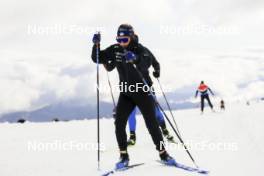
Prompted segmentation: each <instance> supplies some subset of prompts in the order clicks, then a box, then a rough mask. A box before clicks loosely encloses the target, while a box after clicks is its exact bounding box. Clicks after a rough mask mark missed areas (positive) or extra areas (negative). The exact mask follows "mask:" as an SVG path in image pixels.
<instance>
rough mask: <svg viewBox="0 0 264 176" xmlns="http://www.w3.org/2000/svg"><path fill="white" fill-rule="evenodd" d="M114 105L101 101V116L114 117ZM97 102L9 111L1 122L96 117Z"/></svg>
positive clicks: (186, 104) (185, 105)
mask: <svg viewBox="0 0 264 176" xmlns="http://www.w3.org/2000/svg"><path fill="white" fill-rule="evenodd" d="M161 104H162V106H163V107H164V109H165V110H166V109H167V107H166V106H165V103H164V102H163V101H161ZM170 105H171V108H172V109H174V110H175V109H188V108H195V107H197V104H193V103H190V102H184V103H170ZM112 109H113V105H112V104H111V103H108V102H101V103H100V116H101V117H105V118H111V117H112ZM96 116H97V111H96V104H94V105H90V104H81V105H80V104H78V103H76V102H75V103H73V102H66V103H65V102H64V103H58V104H54V105H49V106H45V107H43V108H40V109H37V110H33V111H19V112H12V113H7V114H4V115H2V116H1V118H0V122H17V121H18V120H19V119H26V120H27V121H32V122H47V121H53V120H54V119H59V120H60V121H68V120H73V119H77V120H80V119H93V118H96Z"/></svg>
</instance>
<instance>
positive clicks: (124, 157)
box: [115, 152, 129, 170]
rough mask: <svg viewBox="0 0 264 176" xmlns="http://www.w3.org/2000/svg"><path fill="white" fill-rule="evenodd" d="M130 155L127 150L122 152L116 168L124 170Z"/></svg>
mask: <svg viewBox="0 0 264 176" xmlns="http://www.w3.org/2000/svg"><path fill="white" fill-rule="evenodd" d="M128 163H129V156H128V153H127V152H124V153H120V159H119V161H118V162H117V163H116V165H115V170H122V169H125V168H126V167H127V166H128Z"/></svg>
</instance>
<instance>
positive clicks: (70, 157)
mask: <svg viewBox="0 0 264 176" xmlns="http://www.w3.org/2000/svg"><path fill="white" fill-rule="evenodd" d="M226 108H227V109H226V111H225V112H220V110H217V112H216V113H213V112H211V111H210V110H209V109H208V108H207V109H206V111H205V113H204V114H203V115H200V112H199V110H198V109H193V110H182V111H175V112H174V115H175V118H176V120H177V122H178V126H179V128H180V132H181V134H182V137H183V138H184V140H185V142H186V143H187V144H188V146H189V147H190V151H191V153H192V154H193V157H194V158H195V160H196V162H197V164H198V165H199V166H200V167H202V168H205V169H208V170H210V175H217V176H229V175H230V176H233V175H239V176H243V175H245V176H248V175H261V173H262V170H261V169H262V166H263V163H264V149H263V145H264V131H263V123H264V120H263V114H264V103H263V102H258V103H251V105H250V106H247V105H245V104H233V105H227V107H226ZM137 120H138V121H137V124H138V126H137V144H136V145H135V146H134V147H131V148H129V154H130V163H131V164H133V163H140V162H144V163H145V165H143V166H140V167H137V168H134V169H131V170H128V171H126V172H119V173H116V174H115V175H122V176H124V175H129V176H131V175H133V176H134V175H151V176H154V175H157V176H160V175H169V176H170V175H174V176H176V175H179V176H183V175H186V176H187V175H199V174H197V173H190V172H186V171H184V170H180V169H176V168H169V167H165V166H162V165H160V164H159V163H158V162H156V161H157V159H159V157H158V153H157V152H156V150H155V147H154V145H153V144H152V141H151V138H150V135H149V134H148V132H147V130H146V127H145V124H144V121H143V118H142V116H140V115H139V116H138V117H137ZM167 125H168V124H167ZM96 127H97V126H96V120H83V121H70V122H52V123H30V122H27V123H25V124H8V123H3V124H0V175H1V176H17V175H19V176H73V175H76V176H91V175H95V176H96V175H100V173H103V172H104V171H107V170H109V169H112V168H113V167H114V163H115V162H116V161H117V160H118V157H119V154H118V149H117V143H116V139H115V134H114V123H113V119H102V120H101V142H102V149H103V151H102V152H101V171H98V170H97V151H96V145H95V143H96V141H97V137H96V129H97V128H96ZM170 132H171V134H173V132H172V130H171V129H170ZM168 151H169V153H170V154H171V155H172V156H173V157H175V159H176V160H177V161H179V162H181V163H185V164H187V165H190V166H192V162H191V160H190V159H189V158H188V155H187V154H186V153H185V151H184V150H183V149H182V148H181V147H180V145H174V144H170V145H168Z"/></svg>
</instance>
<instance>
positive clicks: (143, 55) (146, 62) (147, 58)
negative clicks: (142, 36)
mask: <svg viewBox="0 0 264 176" xmlns="http://www.w3.org/2000/svg"><path fill="white" fill-rule="evenodd" d="M153 57H154V56H153V55H152V53H151V52H150V51H149V50H148V49H147V48H146V47H144V46H142V45H140V47H139V51H138V52H137V61H136V64H137V65H138V66H139V67H140V68H141V71H148V69H149V67H150V66H151V65H152V64H153Z"/></svg>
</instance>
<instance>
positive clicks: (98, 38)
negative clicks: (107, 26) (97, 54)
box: [93, 33, 101, 44]
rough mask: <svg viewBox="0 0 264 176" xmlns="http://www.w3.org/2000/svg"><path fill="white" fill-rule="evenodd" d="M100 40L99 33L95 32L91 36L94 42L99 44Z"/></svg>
mask: <svg viewBox="0 0 264 176" xmlns="http://www.w3.org/2000/svg"><path fill="white" fill-rule="evenodd" d="M100 41H101V34H100V33H96V34H94V36H93V43H94V44H99V43H100Z"/></svg>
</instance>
